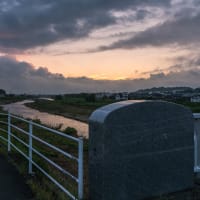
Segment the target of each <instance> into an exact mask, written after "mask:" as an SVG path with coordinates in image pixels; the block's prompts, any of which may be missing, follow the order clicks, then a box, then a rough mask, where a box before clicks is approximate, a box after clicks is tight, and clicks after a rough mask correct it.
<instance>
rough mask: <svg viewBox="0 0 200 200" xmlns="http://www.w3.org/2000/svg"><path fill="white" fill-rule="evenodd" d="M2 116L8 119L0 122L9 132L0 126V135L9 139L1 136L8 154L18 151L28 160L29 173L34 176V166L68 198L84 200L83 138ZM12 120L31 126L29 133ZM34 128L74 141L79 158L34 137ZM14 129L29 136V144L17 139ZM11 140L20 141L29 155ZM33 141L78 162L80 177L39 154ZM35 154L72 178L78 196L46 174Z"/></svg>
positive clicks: (14, 117) (7, 115)
mask: <svg viewBox="0 0 200 200" xmlns="http://www.w3.org/2000/svg"><path fill="white" fill-rule="evenodd" d="M0 116H3V117H6V121H2V120H0V125H2V126H4V127H5V126H6V127H7V130H6V129H5V128H2V126H0V133H1V132H4V133H5V134H7V138H6V137H3V136H2V135H1V134H0V139H1V140H3V141H4V142H6V144H7V148H8V152H10V151H11V148H14V149H15V150H16V151H18V152H19V153H20V154H21V155H23V156H24V157H25V158H26V159H27V160H28V173H29V174H32V173H33V166H34V167H36V168H37V169H38V170H39V171H40V172H42V173H43V174H44V175H45V176H46V177H47V178H48V179H49V180H50V181H52V182H53V183H54V184H55V185H56V186H57V187H59V188H60V189H61V190H62V191H63V192H64V193H65V194H66V195H67V196H68V197H70V198H71V199H73V200H77V199H79V200H80V199H83V138H76V137H73V136H70V135H67V134H65V133H62V132H60V131H57V130H54V129H51V128H48V127H45V126H43V125H41V124H38V123H35V122H32V121H29V120H26V119H23V118H21V117H18V116H15V115H12V114H10V113H8V114H6V113H0ZM12 119H17V120H19V121H23V122H25V123H27V124H28V126H29V131H25V130H23V129H22V128H20V127H18V126H16V125H14V124H13V123H12ZM33 126H36V127H38V128H41V129H44V130H47V131H49V132H51V133H53V134H56V135H58V136H60V137H63V138H67V139H69V140H71V141H74V142H75V143H77V144H78V156H77V157H76V156H74V155H72V154H70V153H68V152H65V151H63V150H62V149H60V148H58V147H56V146H54V145H52V144H50V143H48V142H47V141H45V140H43V139H41V138H39V137H37V136H36V135H34V133H33ZM12 128H13V129H15V130H17V131H19V132H20V133H22V134H25V135H26V136H28V143H26V142H25V141H24V140H22V139H20V138H19V137H17V136H16V135H15V134H14V133H13V132H12ZM11 138H14V139H15V140H16V141H18V142H19V143H21V144H23V145H24V146H25V147H27V148H28V155H27V154H26V153H24V152H23V151H22V150H20V148H19V147H18V146H17V145H15V144H14V143H12V140H11ZM33 139H34V140H36V141H38V142H39V143H41V144H43V145H45V146H47V147H48V148H51V149H53V150H54V151H57V152H58V153H60V154H62V155H64V156H65V157H66V158H68V159H71V160H74V161H75V162H77V164H78V169H77V170H78V175H77V177H76V176H74V175H73V174H71V173H70V172H69V171H67V170H66V169H63V168H62V167H61V166H60V165H58V164H57V163H55V162H54V161H53V160H51V159H49V158H48V157H47V156H45V155H44V154H42V153H41V152H39V151H38V150H37V149H36V148H35V147H34V145H33ZM33 153H35V154H36V155H37V156H39V157H40V158H41V159H43V160H45V161H46V162H47V163H48V164H50V165H52V166H53V167H55V168H56V169H57V170H59V171H60V172H61V173H62V174H64V175H66V176H68V177H70V178H71V179H73V180H74V181H75V182H76V183H77V185H78V188H77V191H78V196H77V195H75V194H72V193H71V192H70V191H69V190H68V189H67V188H66V187H64V186H63V185H62V184H61V183H59V182H58V181H57V180H56V179H55V178H53V177H52V176H51V175H50V174H49V173H47V172H46V170H45V169H43V168H42V167H41V166H40V165H39V164H38V163H36V161H34V160H33Z"/></svg>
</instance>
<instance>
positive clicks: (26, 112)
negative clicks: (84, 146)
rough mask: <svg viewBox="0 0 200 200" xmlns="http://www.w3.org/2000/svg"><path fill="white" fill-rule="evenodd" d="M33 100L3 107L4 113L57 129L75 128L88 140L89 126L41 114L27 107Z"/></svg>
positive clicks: (60, 117)
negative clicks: (58, 127)
mask: <svg viewBox="0 0 200 200" xmlns="http://www.w3.org/2000/svg"><path fill="white" fill-rule="evenodd" d="M32 102H34V101H32V100H25V101H20V102H16V103H11V104H6V105H2V107H3V110H4V111H8V112H10V113H12V114H14V115H18V116H21V117H24V118H29V119H39V120H40V121H41V123H42V124H45V125H47V126H48V125H50V126H51V127H56V126H58V125H59V124H62V127H61V130H64V129H65V128H67V127H73V128H75V129H76V130H77V132H78V136H83V137H85V138H88V124H86V123H84V122H80V121H77V120H74V119H70V118H66V117H62V116H59V115H54V114H49V113H46V112H40V111H38V110H36V109H32V108H29V107H27V106H26V105H25V104H26V103H32Z"/></svg>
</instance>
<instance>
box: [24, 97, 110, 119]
mask: <svg viewBox="0 0 200 200" xmlns="http://www.w3.org/2000/svg"><path fill="white" fill-rule="evenodd" d="M112 102H113V100H102V101H96V102H87V101H85V100H84V99H83V98H67V100H55V101H46V100H36V101H35V102H34V103H27V104H26V105H27V106H28V107H31V108H34V109H37V110H39V111H42V112H48V113H51V114H57V115H62V116H64V117H69V118H73V119H76V120H79V121H83V122H88V118H89V116H90V115H91V113H92V112H93V111H94V110H96V109H97V108H99V107H101V106H104V105H107V104H109V103H112Z"/></svg>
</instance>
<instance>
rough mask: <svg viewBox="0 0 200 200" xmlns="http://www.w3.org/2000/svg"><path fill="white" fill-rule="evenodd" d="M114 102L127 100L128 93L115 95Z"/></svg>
mask: <svg viewBox="0 0 200 200" xmlns="http://www.w3.org/2000/svg"><path fill="white" fill-rule="evenodd" d="M115 100H116V101H124V100H128V92H123V93H117V94H115Z"/></svg>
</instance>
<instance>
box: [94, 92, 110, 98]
mask: <svg viewBox="0 0 200 200" xmlns="http://www.w3.org/2000/svg"><path fill="white" fill-rule="evenodd" d="M112 95H113V94H112V93H109V92H101V93H96V94H95V98H96V99H103V98H111V97H112Z"/></svg>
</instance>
